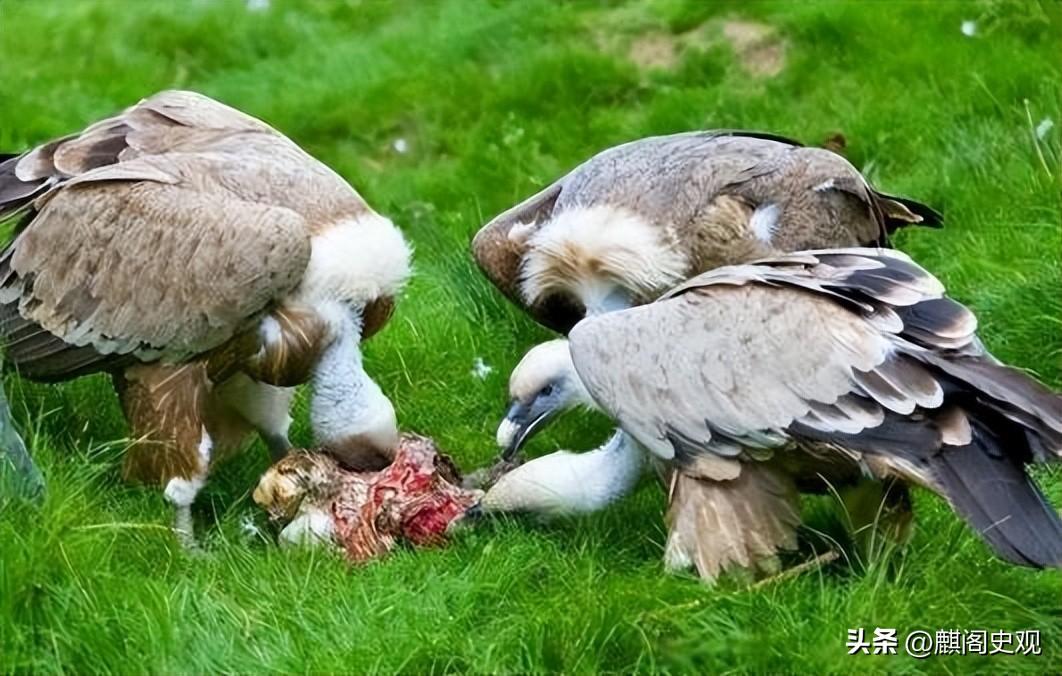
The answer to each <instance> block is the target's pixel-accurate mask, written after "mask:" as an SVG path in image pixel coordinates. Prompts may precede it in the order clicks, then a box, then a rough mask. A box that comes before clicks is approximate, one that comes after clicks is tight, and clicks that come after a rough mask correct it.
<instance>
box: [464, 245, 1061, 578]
mask: <svg viewBox="0 0 1062 676" xmlns="http://www.w3.org/2000/svg"><path fill="white" fill-rule="evenodd" d="M976 328H977V320H976V318H975V317H974V315H973V314H972V313H971V312H970V311H969V310H968V309H967V308H966V307H964V306H963V305H961V304H959V303H958V302H956V301H954V300H951V299H950V298H948V297H947V296H946V295H945V291H944V288H943V286H942V285H941V283H940V282H939V281H938V280H937V279H936V278H934V277H933V276H932V275H930V274H929V273H928V272H926V271H925V270H923V269H922V268H920V267H919V266H918V265H916V264H915V263H913V262H912V261H911V259H910V258H908V257H907V256H905V255H904V254H901V253H899V252H896V251H892V250H888V249H869V248H848V249H844V248H841V249H826V250H817V251H807V252H797V253H792V254H784V255H777V256H772V257H768V258H764V259H761V260H758V261H755V262H750V263H746V264H741V265H733V266H726V267H721V268H718V269H715V270H712V271H709V272H706V273H703V274H701V275H698V276H696V277H693V278H692V279H690V280H688V281H686V282H684V283H682V284H679V285H678V286H676V287H675V288H674V289H672V290H670V291H668V292H667V293H666V294H665V295H663V296H662V297H661V298H660V299H659V300H657V301H656V302H654V303H651V304H647V305H642V306H640V307H636V308H631V309H627V310H621V311H616V312H610V313H605V314H601V315H596V316H591V317H587V318H586V319H583V320H582V321H580V322H579V323H577V324H576V325H575V327H574V328H573V329H572V330H571V332H570V334H569V340H568V341H554V342H552V343H546V344H543V345H539V346H537V347H535V348H533V349H532V350H531V351H530V352H529V353H528V354H527V355H526V356H525V358H524V359H523V360H522V361H521V362H520V363H519V365H518V366H517V368H516V369H515V371H514V372H513V377H512V381H511V394H512V396H513V399H514V405H513V408H512V409H511V411H510V413H509V418H508V422H509V424H510V425H511V426H512V427H513V428H514V438H515V439H516V440H517V441H516V443H515V444H514V448H515V447H518V446H519V444H520V443H522V442H523V441H524V440H526V439H527V438H528V436H529V435H530V434H533V433H534V432H535V431H536V430H538V429H541V426H542V424H543V423H544V422H545V421H548V420H549V419H550V418H552V417H553V416H554V415H556V414H557V413H559V412H560V411H562V410H564V409H567V408H569V407H572V406H576V405H585V406H590V407H593V408H596V409H599V410H601V411H603V412H604V413H606V414H607V415H608V416H610V417H611V418H613V419H614V420H615V421H616V423H617V424H618V425H619V427H620V431H619V432H618V433H617V434H616V435H615V436H614V437H613V438H612V440H610V441H609V443H607V444H606V445H605V446H603V447H602V448H600V449H599V450H596V451H591V452H589V453H585V454H570V453H566V452H559V453H555V454H552V455H547V456H543V457H541V458H537V459H535V460H532V461H530V462H528V463H527V464H524V465H522V466H520V467H518V468H517V469H515V470H513V471H512V472H510V473H508V474H506V475H504V476H503V477H502V478H501V479H500V480H499V481H498V483H497V484H495V485H494V487H493V488H492V489H491V490H490V491H489V492H488V493H487V494H486V496H485V497H484V499H483V502H482V505H481V507H482V509H483V510H484V511H486V512H491V511H495V512H497V511H511V510H529V511H538V512H549V511H578V510H588V509H595V508H597V507H600V506H602V505H604V504H607V503H608V502H610V501H612V500H614V499H616V498H617V497H619V496H620V495H622V494H623V493H624V492H625V491H626V490H628V489H629V488H630V486H632V485H633V483H634V478H636V476H637V472H638V468H639V466H640V464H641V458H642V456H643V451H642V449H644V451H647V452H648V454H649V456H650V457H651V458H653V459H654V460H655V461H657V462H659V463H662V464H664V465H666V466H668V467H671V468H674V469H677V470H679V472H681V473H683V474H685V475H686V476H688V477H693V478H695V480H696V482H697V484H698V488H699V491H700V493H699V495H700V500H699V501H698V504H697V509H696V510H690V511H686V512H683V513H681V514H679V515H678V518H672V520H671V522H670V532H669V536H668V541H667V545H666V547H667V549H666V553H665V561H666V563H667V565H668V566H670V567H686V566H688V565H690V564H692V565H694V566H696V568H697V570H698V571H699V572H700V574H701V575H702V576H703V577H705V578H714V577H715V576H717V575H718V574H719V573H720V572H721V571H724V570H727V569H729V568H731V567H751V566H754V565H755V564H757V563H759V562H761V561H767V560H770V559H771V558H772V557H774V556H775V555H776V552H778V551H780V550H785V549H791V548H793V547H794V545H795V539H796V537H795V528H796V526H797V525H798V523H799V518H800V517H799V504H798V499H799V493H800V491H801V490H808V489H809V488H810V487H812V486H814V485H815V484H823V483H824V482H825V483H828V484H829V485H830V486H838V485H845V484H848V483H851V482H853V481H857V480H859V478H860V477H863V476H870V477H875V478H877V479H881V480H890V481H895V482H897V483H900V484H914V485H918V486H922V487H924V488H927V489H929V490H930V491H933V492H934V493H936V494H938V495H940V496H941V497H943V498H944V499H945V500H946V501H947V502H948V504H949V505H950V506H951V507H952V509H953V510H954V511H955V512H956V513H958V514H959V515H960V516H961V517H962V518H963V519H965V521H966V522H967V523H968V524H969V525H970V527H971V528H973V529H974V530H975V531H976V532H977V533H978V535H980V536H981V537H982V538H983V539H984V540H985V541H986V542H987V543H988V545H990V546H991V547H992V549H993V550H994V551H995V552H996V553H997V554H998V555H999V556H1000V557H1002V558H1003V559H1006V560H1007V561H1010V562H1012V563H1015V564H1019V565H1025V566H1032V567H1045V566H1053V567H1062V520H1060V519H1059V515H1058V513H1057V512H1056V511H1055V509H1054V508H1053V507H1052V506H1051V505H1050V504H1049V503H1048V501H1047V500H1046V499H1045V498H1044V495H1043V494H1042V493H1041V492H1040V490H1039V488H1038V487H1037V486H1036V484H1035V483H1034V482H1033V480H1032V479H1031V478H1030V477H1029V475H1028V474H1027V472H1026V467H1027V466H1028V465H1030V464H1033V463H1040V462H1047V461H1057V460H1059V459H1060V458H1062V397H1059V396H1058V395H1056V394H1055V393H1053V392H1051V391H1050V390H1049V389H1047V388H1046V387H1044V386H1043V385H1041V384H1040V383H1038V382H1037V381H1036V380H1034V379H1033V378H1032V377H1030V376H1028V375H1026V374H1024V373H1023V372H1021V371H1018V370H1016V369H1014V368H1011V367H1008V366H1006V365H1004V364H1001V363H1000V362H999V361H997V360H996V359H994V358H993V357H992V355H991V354H989V353H988V352H987V351H986V350H985V348H984V347H983V346H982V343H981V342H980V340H979V339H978V338H977V336H976V333H975V331H976ZM677 474H678V473H673V474H672V476H676V475H677ZM671 488H672V490H673V491H674V490H683V487H682V486H680V485H676V484H675V483H673V484H672V487H671Z"/></svg>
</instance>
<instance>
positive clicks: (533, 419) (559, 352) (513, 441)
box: [497, 339, 595, 460]
mask: <svg viewBox="0 0 1062 676" xmlns="http://www.w3.org/2000/svg"><path fill="white" fill-rule="evenodd" d="M509 397H510V403H509V411H508V413H506V415H505V419H504V420H502V422H501V424H500V425H499V426H498V437H497V439H498V446H500V447H501V448H502V455H503V457H504V458H505V459H506V460H509V459H511V458H512V457H513V456H514V455H515V454H516V453H517V452H518V451H519V450H520V447H521V446H523V444H524V442H526V441H527V440H528V439H530V438H531V436H532V435H534V433H535V432H537V431H538V430H539V429H541V428H542V427H543V426H544V425H545V424H546V423H548V422H549V421H550V420H552V419H553V418H554V417H555V416H556V415H557V414H559V413H561V412H563V411H565V410H567V409H570V408H574V407H576V406H588V407H591V408H593V407H594V406H595V405H594V400H593V399H592V398H591V397H590V393H589V392H587V391H586V387H585V386H584V385H583V382H582V380H580V379H579V374H578V373H576V371H575V364H573V363H572V355H571V352H570V351H569V349H568V341H567V340H564V339H558V340H551V341H549V342H546V343H542V344H540V345H536V346H535V347H533V348H531V350H530V351H528V353H527V354H526V355H524V358H523V359H521V360H520V363H519V364H517V366H516V368H515V369H514V370H513V373H512V376H511V377H510V379H509Z"/></svg>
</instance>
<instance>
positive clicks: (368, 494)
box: [254, 434, 483, 563]
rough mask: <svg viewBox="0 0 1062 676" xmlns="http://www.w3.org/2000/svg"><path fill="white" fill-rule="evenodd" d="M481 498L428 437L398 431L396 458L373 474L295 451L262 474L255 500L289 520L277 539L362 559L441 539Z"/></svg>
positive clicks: (277, 516)
mask: <svg viewBox="0 0 1062 676" xmlns="http://www.w3.org/2000/svg"><path fill="white" fill-rule="evenodd" d="M482 495H483V493H482V491H478V490H468V489H465V488H462V487H461V480H460V475H459V473H458V471H457V468H456V466H455V465H454V463H453V461H451V460H450V458H449V457H448V456H446V455H444V454H442V453H440V452H439V449H438V448H437V447H436V445H435V443H434V442H433V441H432V440H431V439H428V438H426V437H422V436H418V435H415V434H403V435H402V438H401V440H400V441H399V444H398V449H397V451H396V454H395V459H394V461H393V462H392V463H391V464H390V465H389V466H388V467H386V468H384V469H382V470H380V471H378V472H355V471H351V470H348V469H345V468H343V467H342V466H340V464H339V463H338V462H336V461H335V460H334V459H333V458H332V457H331V456H328V455H326V454H324V453H313V452H301V453H299V452H296V453H293V454H291V455H289V456H288V457H286V458H284V459H282V460H281V461H280V462H278V463H276V464H275V465H273V467H271V468H270V469H269V471H267V472H266V473H265V475H264V476H263V477H262V479H261V481H260V482H259V484H258V488H257V489H256V490H255V492H254V500H255V502H257V503H258V505H259V506H261V507H262V508H263V509H265V510H266V511H268V512H269V514H270V517H271V518H272V519H274V520H276V521H279V522H282V523H285V524H286V527H285V528H284V530H283V531H282V532H281V536H280V540H281V542H282V543H291V544H296V543H297V544H316V543H318V542H322V541H323V542H328V541H331V542H333V543H335V544H336V545H338V546H339V547H341V548H342V549H343V550H344V551H345V553H346V556H347V558H348V559H349V560H350V561H352V562H355V563H360V562H365V561H369V560H371V559H375V558H379V557H382V556H384V555H386V554H387V553H388V552H390V551H391V550H392V549H394V547H395V546H396V545H398V544H399V543H400V542H408V543H410V544H412V545H414V546H431V545H438V544H441V543H443V542H445V540H446V533H447V531H448V530H449V529H450V527H451V526H452V525H453V524H455V523H457V522H458V521H460V520H461V519H462V518H463V517H464V515H465V513H466V511H467V510H468V509H469V508H470V507H472V506H473V505H475V504H477V503H478V502H479V500H480V498H481V497H482Z"/></svg>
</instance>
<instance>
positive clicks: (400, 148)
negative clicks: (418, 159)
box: [391, 138, 409, 155]
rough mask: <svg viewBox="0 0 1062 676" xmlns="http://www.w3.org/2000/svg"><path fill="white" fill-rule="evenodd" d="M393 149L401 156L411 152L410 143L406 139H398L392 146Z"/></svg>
mask: <svg viewBox="0 0 1062 676" xmlns="http://www.w3.org/2000/svg"><path fill="white" fill-rule="evenodd" d="M391 147H392V148H394V149H395V152H396V153H398V154H399V155H405V154H406V153H408V152H409V141H407V140H405V139H404V138H396V139H395V142H394V143H392V144H391Z"/></svg>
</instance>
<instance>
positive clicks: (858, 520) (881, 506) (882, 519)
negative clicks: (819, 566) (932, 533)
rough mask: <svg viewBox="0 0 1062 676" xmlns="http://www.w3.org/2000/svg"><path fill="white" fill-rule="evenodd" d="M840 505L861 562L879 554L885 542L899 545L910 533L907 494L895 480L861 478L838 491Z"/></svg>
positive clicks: (908, 495)
mask: <svg viewBox="0 0 1062 676" xmlns="http://www.w3.org/2000/svg"><path fill="white" fill-rule="evenodd" d="M838 493H839V494H840V498H841V506H842V508H843V509H844V513H845V514H844V515H845V517H846V519H847V521H848V527H849V528H850V529H851V533H852V539H853V540H854V541H855V544H856V546H857V547H858V549H859V552H860V554H861V555H862V556H863V560H864V561H870V560H872V559H873V557H874V556H876V555H877V554H880V553H881V551H882V547H883V546H885V545H886V544H888V543H892V544H895V545H899V546H903V545H906V544H907V542H909V541H910V539H911V534H912V532H913V530H914V513H913V512H912V511H911V494H910V491H909V490H908V488H907V485H906V484H905V483H903V482H902V481H899V480H897V479H886V480H884V481H880V480H877V479H869V478H864V479H860V480H859V481H858V482H857V483H856V484H854V485H851V486H845V487H842V488H840V489H839V490H838Z"/></svg>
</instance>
